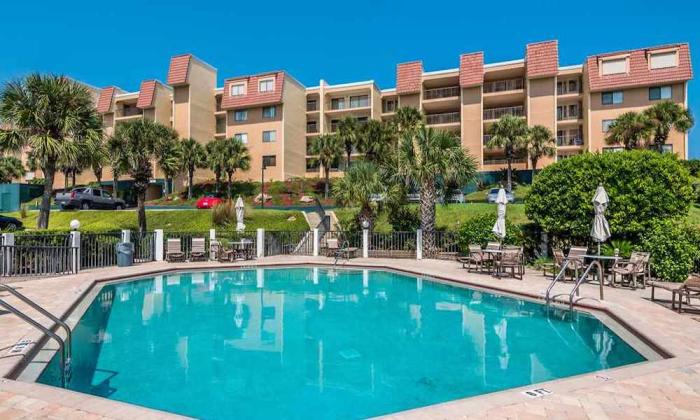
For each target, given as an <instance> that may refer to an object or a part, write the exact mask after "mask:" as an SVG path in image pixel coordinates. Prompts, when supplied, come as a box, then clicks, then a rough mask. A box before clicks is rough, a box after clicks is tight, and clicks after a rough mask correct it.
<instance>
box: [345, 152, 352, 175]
mask: <svg viewBox="0 0 700 420" xmlns="http://www.w3.org/2000/svg"><path fill="white" fill-rule="evenodd" d="M346 153H347V155H348V158H347V159H348V160H347V162H346V164H345V170H346V171H347V170H348V169H350V155H351V154H352V149H347V150H346Z"/></svg>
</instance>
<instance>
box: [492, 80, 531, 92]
mask: <svg viewBox="0 0 700 420" xmlns="http://www.w3.org/2000/svg"><path fill="white" fill-rule="evenodd" d="M523 86H524V82H523V79H522V78H517V79H506V80H494V81H492V82H484V93H494V92H507V91H509V90H521V89H523Z"/></svg>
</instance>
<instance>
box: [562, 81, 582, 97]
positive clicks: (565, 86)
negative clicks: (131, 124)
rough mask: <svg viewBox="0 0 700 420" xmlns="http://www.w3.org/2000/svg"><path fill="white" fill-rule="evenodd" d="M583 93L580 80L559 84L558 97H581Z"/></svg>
mask: <svg viewBox="0 0 700 420" xmlns="http://www.w3.org/2000/svg"><path fill="white" fill-rule="evenodd" d="M580 93H581V81H580V80H562V81H559V82H557V96H562V95H579V94H580Z"/></svg>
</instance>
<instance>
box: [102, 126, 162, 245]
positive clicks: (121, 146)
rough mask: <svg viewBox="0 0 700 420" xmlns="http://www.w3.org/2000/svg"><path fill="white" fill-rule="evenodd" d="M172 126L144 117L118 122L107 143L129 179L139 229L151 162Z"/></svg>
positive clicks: (143, 218) (143, 223)
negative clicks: (130, 180)
mask: <svg viewBox="0 0 700 420" xmlns="http://www.w3.org/2000/svg"><path fill="white" fill-rule="evenodd" d="M172 137H173V129H172V128H170V127H166V126H165V125H163V124H160V123H157V122H155V121H151V120H146V119H137V120H130V121H125V122H122V123H119V124H118V125H117V127H116V130H115V132H114V136H113V137H112V139H111V140H110V142H109V145H110V153H111V155H112V156H113V160H114V161H115V162H116V164H117V167H119V168H122V169H123V170H124V173H125V174H127V175H129V176H130V177H131V178H132V179H133V181H134V184H133V188H134V192H135V193H136V202H137V205H138V221H139V232H141V233H143V232H145V231H146V190H147V189H148V185H149V184H150V182H151V179H152V178H153V163H152V162H153V161H156V160H158V158H159V156H158V154H159V152H160V151H161V150H162V148H163V144H164V143H166V142H168V141H171V139H172Z"/></svg>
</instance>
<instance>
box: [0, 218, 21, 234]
mask: <svg viewBox="0 0 700 420" xmlns="http://www.w3.org/2000/svg"><path fill="white" fill-rule="evenodd" d="M0 229H1V230H9V231H13V230H20V229H24V226H23V225H22V222H21V221H20V220H19V219H15V218H14V217H10V216H2V215H0Z"/></svg>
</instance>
